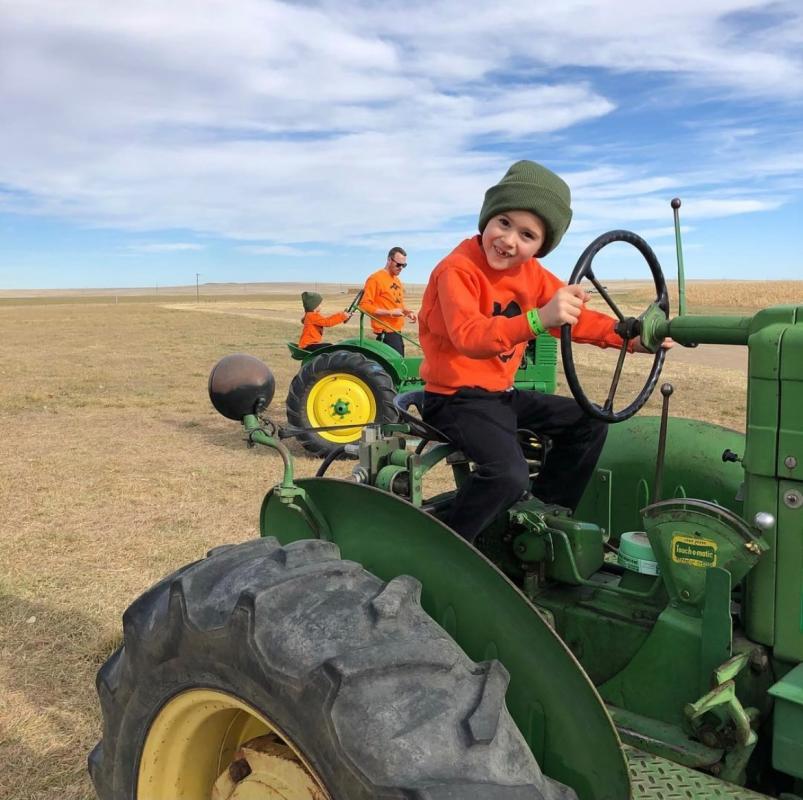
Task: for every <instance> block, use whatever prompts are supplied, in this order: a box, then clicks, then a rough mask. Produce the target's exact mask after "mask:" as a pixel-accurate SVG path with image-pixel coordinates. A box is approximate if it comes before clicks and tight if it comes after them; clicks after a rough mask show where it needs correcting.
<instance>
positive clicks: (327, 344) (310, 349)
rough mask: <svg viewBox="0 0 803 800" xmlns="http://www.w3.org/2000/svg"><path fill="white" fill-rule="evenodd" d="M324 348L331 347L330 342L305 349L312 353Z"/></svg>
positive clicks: (308, 346) (309, 345)
mask: <svg viewBox="0 0 803 800" xmlns="http://www.w3.org/2000/svg"><path fill="white" fill-rule="evenodd" d="M322 347H329V342H318V343H317V344H308V345H307V346H306V347H305V348H304V349H305V350H309V352H310V353H311V352H312V351H313V350H320V349H321V348H322Z"/></svg>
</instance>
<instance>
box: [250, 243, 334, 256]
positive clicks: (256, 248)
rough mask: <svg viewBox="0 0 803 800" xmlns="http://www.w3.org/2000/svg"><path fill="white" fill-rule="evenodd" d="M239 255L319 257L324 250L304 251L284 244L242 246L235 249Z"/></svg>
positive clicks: (301, 248)
mask: <svg viewBox="0 0 803 800" xmlns="http://www.w3.org/2000/svg"><path fill="white" fill-rule="evenodd" d="M237 250H238V251H239V252H240V253H248V254H249V255H253V256H298V257H308V256H321V255H323V254H324V253H325V251H324V250H313V249H306V248H303V247H290V246H289V245H285V244H276V245H242V246H240V247H238V248H237Z"/></svg>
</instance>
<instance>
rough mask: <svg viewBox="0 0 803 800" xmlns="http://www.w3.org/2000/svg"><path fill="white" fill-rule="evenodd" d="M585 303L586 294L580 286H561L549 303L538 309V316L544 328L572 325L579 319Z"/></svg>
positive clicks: (586, 300)
mask: <svg viewBox="0 0 803 800" xmlns="http://www.w3.org/2000/svg"><path fill="white" fill-rule="evenodd" d="M587 302H588V294H587V293H586V291H585V289H583V288H582V286H578V285H577V284H572V285H570V286H561V287H560V289H558V291H557V292H555V294H553V295H552V298H551V299H550V301H549V302H548V303H547V304H546V305H545V306H543V307H542V308H539V309H538V316H539V317H540V318H541V322H542V324H543V326H544V327H545V328H558V327H560V326H561V325H574V324H575V323H576V322H577V320H578V319H580V312H581V311H582V310H583V306H584V305H585V304H586V303H587Z"/></svg>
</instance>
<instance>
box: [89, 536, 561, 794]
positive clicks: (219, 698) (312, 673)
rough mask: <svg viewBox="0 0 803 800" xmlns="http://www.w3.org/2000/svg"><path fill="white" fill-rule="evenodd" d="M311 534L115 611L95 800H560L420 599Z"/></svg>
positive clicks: (490, 673) (257, 544) (263, 542)
mask: <svg viewBox="0 0 803 800" xmlns="http://www.w3.org/2000/svg"><path fill="white" fill-rule="evenodd" d="M420 590H421V586H420V584H419V583H418V582H417V581H415V580H414V579H412V578H409V577H405V576H402V577H398V578H395V579H393V580H392V581H390V582H389V583H383V582H382V581H381V580H379V579H378V578H376V577H375V576H373V575H371V574H370V573H368V572H366V571H365V570H364V569H363V568H362V567H361V566H360V565H359V564H356V563H354V562H351V561H342V560H341V559H340V554H339V551H338V548H337V546H336V545H334V544H332V543H329V542H323V541H319V540H309V541H298V542H294V543H292V544H289V545H287V546H286V547H280V546H279V544H278V543H277V541H276V540H275V539H271V538H267V539H258V540H255V541H250V542H246V543H244V544H241V545H235V546H227V547H221V548H218V549H216V550H213V551H212V552H211V553H210V554H209V556H208V557H207V558H206V559H204V560H202V561H198V562H195V563H194V564H190V565H189V566H187V567H184V568H183V569H181V570H179V571H178V572H175V573H174V574H173V575H171V576H169V577H167V578H165V579H164V580H162V581H161V582H160V583H158V584H156V585H155V586H154V587H153V588H152V589H150V590H149V591H147V592H146V593H145V594H143V595H142V596H141V597H140V598H139V599H138V600H136V601H135V602H134V603H133V604H132V605H131V607H130V608H129V609H128V610H127V611H126V613H125V615H124V616H123V632H124V643H123V645H122V647H121V648H120V649H119V650H118V651H117V652H116V653H115V654H114V655H113V656H112V657H111V658H110V659H109V660H108V661H107V662H106V664H105V665H104V666H103V667H102V668H101V670H100V672H99V673H98V678H97V687H98V693H99V695H100V701H101V708H102V712H103V739H102V741H101V742H100V743H99V744H98V745H97V747H96V748H95V749H94V750H93V752H92V754H91V755H90V757H89V767H90V773H91V775H92V780H93V781H94V784H95V788H96V791H97V794H98V797H99V798H101V800H135V799H136V800H167V799H168V798H177V797H186V798H191V799H192V800H207V798H209V799H210V800H237V798H247V799H248V800H275V799H276V798H282V799H283V800H380V798H381V800H390V799H391V798H399V800H401V799H402V798H407V799H408V800H414V799H415V800H457V799H458V798H459V800H570V798H571V800H574V798H575V794H574V792H572V791H571V790H570V789H567V788H565V787H564V786H562V785H560V784H556V783H554V782H553V781H551V780H550V779H548V778H546V777H544V775H543V774H542V773H541V771H540V769H539V767H538V765H537V764H536V762H535V760H534V759H533V757H532V754H531V753H530V751H529V750H528V748H527V746H526V743H525V742H524V739H523V738H522V736H521V734H520V733H519V731H518V729H517V728H516V726H515V724H514V723H513V721H512V719H511V717H510V715H509V714H508V711H507V709H506V707H505V692H506V688H507V672H506V671H505V669H504V667H503V666H502V665H501V664H500V663H499V662H497V661H490V662H487V663H482V664H475V663H474V662H472V661H471V660H470V659H469V658H468V657H467V656H466V655H465V654H464V653H463V651H462V650H460V648H459V647H458V646H457V645H456V644H455V643H454V641H453V640H452V639H450V638H449V637H448V635H447V634H446V633H445V632H444V631H443V629H442V628H440V627H439V626H438V625H437V624H436V623H435V622H434V621H433V620H432V619H430V618H429V617H428V616H427V615H426V613H425V612H424V611H423V610H422V608H421V606H420V604H419V595H420Z"/></svg>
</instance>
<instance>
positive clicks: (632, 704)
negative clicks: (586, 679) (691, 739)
mask: <svg viewBox="0 0 803 800" xmlns="http://www.w3.org/2000/svg"><path fill="white" fill-rule="evenodd" d="M701 633H702V620H701V619H700V618H699V617H694V616H691V615H689V614H685V613H683V612H681V611H679V610H678V609H676V608H671V607H668V608H666V609H665V610H664V611H663V613H662V614H661V616H660V617H659V618H658V622H656V624H655V627H654V628H653V629H652V631H651V632H650V634H649V636H648V637H647V639H646V641H645V642H644V644H643V645H642V647H641V648H640V649H639V651H638V652H637V653H636V654H635V656H634V657H633V658H632V659H631V660H630V662H629V663H628V664H627V666H626V667H625V668H624V669H623V670H622V671H621V672H620V673H619V674H617V675H615V676H614V677H613V678H611V679H610V680H609V681H607V682H606V683H604V684H603V685H602V686H600V687H599V690H600V694H601V695H602V696H603V697H604V698H605V700H606V701H608V702H609V703H613V705H615V706H620V707H622V708H626V709H627V710H628V711H632V712H635V713H636V714H641V715H642V716H645V717H650V718H652V719H658V720H662V721H663V722H669V723H672V724H673V725H679V724H681V723H682V722H683V708H684V706H685V705H686V703H691V702H694V701H695V700H696V699H697V698H698V697H699V688H700V685H699V676H700V638H701ZM669 676H671V678H669Z"/></svg>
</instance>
